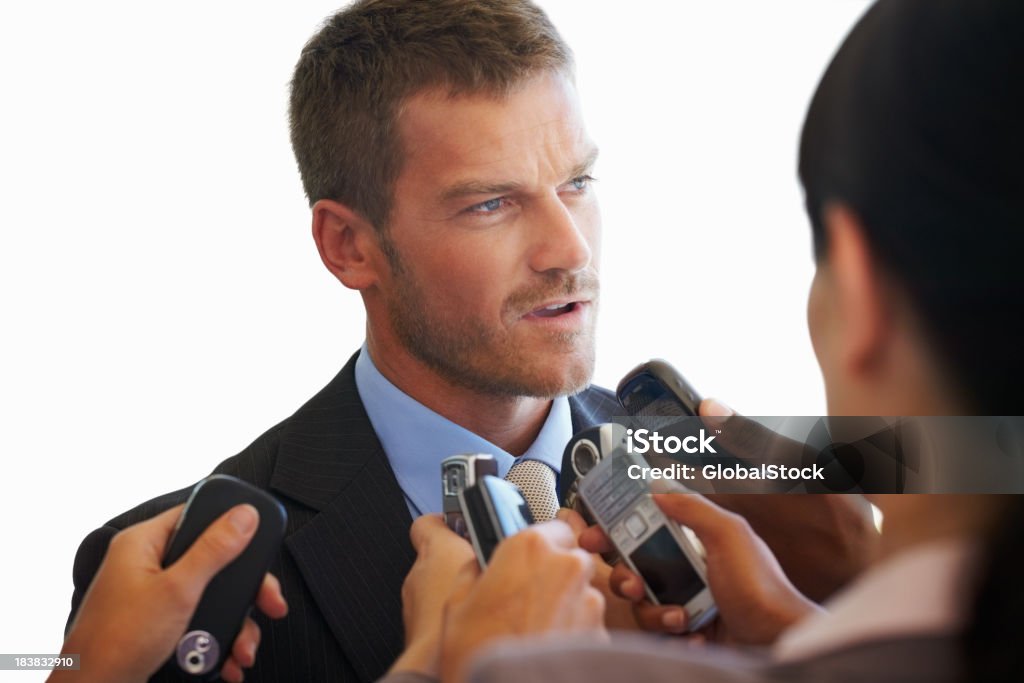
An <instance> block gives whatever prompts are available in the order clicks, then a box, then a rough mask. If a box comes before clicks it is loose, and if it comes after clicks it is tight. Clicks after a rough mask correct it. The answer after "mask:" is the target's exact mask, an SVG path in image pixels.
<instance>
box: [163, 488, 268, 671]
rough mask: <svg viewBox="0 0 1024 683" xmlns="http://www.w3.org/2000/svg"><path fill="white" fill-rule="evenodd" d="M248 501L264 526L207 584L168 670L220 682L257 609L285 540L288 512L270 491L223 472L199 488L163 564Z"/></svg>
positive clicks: (191, 497) (259, 528)
mask: <svg viewBox="0 0 1024 683" xmlns="http://www.w3.org/2000/svg"><path fill="white" fill-rule="evenodd" d="M242 503H248V504H250V505H252V506H253V507H255V508H256V510H257V511H258V512H259V515H260V521H259V526H258V527H257V528H256V533H255V534H254V535H253V537H252V540H251V541H250V542H249V545H248V546H246V548H245V550H243V551H242V554H241V555H239V556H238V557H237V558H236V559H235V560H234V561H232V562H231V564H229V565H228V566H226V567H225V568H224V569H222V570H221V571H220V573H218V574H217V575H216V576H215V577H213V580H212V581H210V583H209V584H208V585H207V587H206V590H205V591H204V592H203V597H202V598H201V599H200V600H199V605H198V607H196V611H195V614H193V615H192V620H191V621H190V622H189V625H188V629H187V630H186V632H185V635H184V636H182V637H181V639H180V640H179V641H178V644H177V647H176V648H175V651H174V655H173V656H172V657H171V659H170V661H169V662H168V663H167V664H166V665H165V667H171V668H174V667H177V668H178V669H180V670H181V671H183V672H185V673H186V674H189V675H190V676H194V677H196V678H199V679H201V680H213V679H214V678H216V677H217V676H218V675H219V673H220V669H221V667H222V666H223V665H224V661H225V660H226V659H227V657H228V655H230V654H231V647H232V646H233V645H234V642H235V638H237V637H238V632H239V631H240V630H241V628H242V623H243V622H244V621H245V618H246V616H248V614H249V611H250V610H251V609H252V605H253V603H254V602H255V601H256V595H257V593H258V592H259V589H260V584H262V583H263V576H264V575H265V574H266V573H267V570H268V569H270V563H271V560H273V558H274V556H275V555H276V554H277V551H278V550H279V549H280V547H281V541H282V540H283V539H284V530H285V523H286V521H287V513H285V510H284V507H283V506H282V505H281V504H280V503H279V502H277V501H276V500H275V499H274V498H273V497H272V496H270V495H269V494H268V493H266V492H264V491H261V490H260V489H258V488H256V487H255V486H252V485H250V484H247V483H245V482H244V481H241V480H240V479H236V478H234V477H229V476H227V475H223V474H215V475H213V476H210V477H207V478H206V479H203V480H202V481H201V482H199V483H198V484H196V487H195V488H194V489H193V490H192V495H191V496H189V499H188V503H186V505H185V510H184V512H182V513H181V517H180V518H179V519H178V524H177V526H175V528H174V533H173V534H172V535H171V540H170V542H169V543H168V545H167V552H166V553H165V554H164V559H163V566H164V567H169V566H170V565H172V564H174V563H175V562H176V561H177V560H178V559H180V558H181V556H182V555H184V554H185V552H186V551H187V550H188V549H189V547H191V546H192V544H193V543H194V542H195V541H196V539H197V538H199V536H200V535H201V534H202V533H203V531H205V530H206V528H207V527H208V526H210V524H212V523H213V522H214V521H215V520H216V519H217V518H218V517H220V516H221V515H223V514H224V513H225V512H227V511H228V510H230V509H231V508H233V507H235V506H236V505H240V504H242Z"/></svg>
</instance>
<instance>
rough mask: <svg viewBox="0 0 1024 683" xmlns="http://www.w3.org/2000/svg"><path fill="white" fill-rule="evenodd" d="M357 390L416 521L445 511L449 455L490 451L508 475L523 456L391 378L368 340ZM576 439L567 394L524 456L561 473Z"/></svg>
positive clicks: (361, 353)
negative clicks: (479, 433) (443, 474)
mask: <svg viewBox="0 0 1024 683" xmlns="http://www.w3.org/2000/svg"><path fill="white" fill-rule="evenodd" d="M356 389H357V390H358V391H359V398H361V399H362V401H363V405H364V406H365V407H366V414H367V415H368V416H369V417H370V424H372V425H373V430H374V431H375V432H377V438H378V439H379V440H380V444H381V446H383V447H384V453H385V454H386V455H387V457H388V462H390V463H391V469H392V470H394V472H395V478H397V479H398V485H399V487H401V489H402V493H404V494H405V502H406V504H408V506H409V512H410V513H411V514H412V516H413V519H415V518H416V517H419V516H420V515H422V514H425V513H428V512H429V513H439V512H441V461H442V460H444V459H445V458H447V457H448V456H449V455H456V454H459V453H490V454H491V455H493V456H494V459H495V460H497V462H498V474H500V475H501V476H503V477H504V476H505V474H507V473H508V470H509V468H511V467H512V464H513V463H515V462H516V460H517V459H516V458H515V457H514V456H512V455H510V454H509V453H507V452H505V451H504V450H502V449H500V448H498V447H497V446H495V445H494V444H492V443H491V442H490V441H488V440H487V439H484V438H483V437H480V436H477V435H476V434H474V433H473V432H471V431H469V430H468V429H466V428H464V427H460V426H459V425H457V424H455V423H454V422H452V421H451V420H449V419H448V418H446V417H443V416H441V415H439V414H437V413H435V412H434V411H433V410H431V409H430V408H427V407H426V406H425V405H423V404H422V403H420V402H419V401H417V400H415V399H414V398H412V397H411V396H409V395H408V394H406V393H405V392H404V391H402V390H401V389H399V388H398V387H396V386H395V385H394V384H392V383H391V382H389V381H388V380H387V379H386V378H385V377H384V375H382V374H380V371H379V370H378V369H377V366H375V365H374V364H373V360H372V359H371V358H370V354H369V352H368V351H367V350H366V345H365V344H364V345H363V348H361V349H360V350H359V358H357V359H356ZM571 438H572V418H571V416H570V414H569V399H567V398H566V397H564V396H562V397H559V398H556V399H555V400H554V401H552V403H551V410H550V411H549V412H548V418H547V420H546V421H545V422H544V426H543V427H541V430H540V433H539V434H538V435H537V439H536V440H535V441H534V442H533V444H532V445H531V446H530V447H529V449H527V451H526V452H525V453H523V455H522V456H520V459H531V460H539V461H540V462H543V463H545V464H547V465H549V466H550V467H551V468H552V469H553V470H554V471H555V472H556V473H557V472H558V471H559V470H560V469H561V466H562V451H563V450H565V445H566V444H567V443H569V439H571Z"/></svg>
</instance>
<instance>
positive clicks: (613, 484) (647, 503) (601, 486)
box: [579, 448, 717, 631]
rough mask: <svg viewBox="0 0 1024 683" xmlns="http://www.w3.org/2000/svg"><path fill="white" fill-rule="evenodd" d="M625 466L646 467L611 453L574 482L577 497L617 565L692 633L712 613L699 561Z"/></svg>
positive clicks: (694, 550) (692, 547)
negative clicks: (678, 613) (680, 616)
mask: <svg viewBox="0 0 1024 683" xmlns="http://www.w3.org/2000/svg"><path fill="white" fill-rule="evenodd" d="M631 466H637V467H641V468H642V467H645V466H647V463H646V462H645V461H644V460H643V458H641V457H640V456H638V455H636V454H633V453H629V452H627V451H626V449H625V448H617V449H615V451H614V453H612V454H611V455H609V456H608V457H605V458H603V459H602V460H600V461H598V463H597V464H596V465H595V466H594V467H593V469H591V470H590V472H589V473H588V474H587V475H586V476H585V477H584V478H583V479H582V480H581V481H580V483H579V495H580V497H581V498H582V499H583V502H584V503H585V504H586V506H587V508H588V509H589V510H590V512H591V514H592V515H593V517H594V519H596V520H597V523H598V524H600V525H601V528H602V529H604V532H605V533H606V534H607V535H608V538H610V539H611V541H612V545H614V546H615V549H616V550H618V552H619V554H620V555H621V557H622V561H623V562H625V563H626V565H627V566H628V567H629V568H630V569H632V570H633V572H634V573H635V574H637V575H639V576H640V577H641V578H642V579H643V581H644V590H645V591H646V592H647V597H648V599H649V600H650V601H651V602H653V603H655V604H659V605H680V606H682V607H683V608H684V609H685V610H686V615H687V618H688V624H687V626H688V629H689V630H690V631H694V630H697V629H699V628H701V627H703V626H704V625H705V624H707V623H708V622H709V621H710V620H711V619H712V618H713V617H714V615H715V614H716V613H717V609H716V607H715V602H714V599H713V598H712V597H711V591H710V590H708V587H707V566H706V564H705V562H704V558H703V556H702V554H701V552H700V549H699V547H698V546H697V545H696V544H695V543H694V541H693V540H691V539H690V538H689V537H688V535H687V533H685V532H684V529H683V528H682V527H680V526H679V525H678V524H676V523H675V522H673V521H672V520H670V519H668V518H667V517H666V516H665V514H664V513H663V512H662V511H661V510H660V509H659V508H658V506H657V504H656V503H655V502H654V499H653V498H651V496H650V489H649V488H648V486H647V484H646V482H645V481H644V480H643V479H642V478H639V476H638V478H635V479H634V478H632V477H631V476H630V473H631V472H632V473H634V474H635V473H636V472H637V470H635V469H631ZM690 533H692V532H690Z"/></svg>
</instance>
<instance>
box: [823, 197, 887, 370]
mask: <svg viewBox="0 0 1024 683" xmlns="http://www.w3.org/2000/svg"><path fill="white" fill-rule="evenodd" d="M824 219H825V230H826V233H827V235H828V237H827V239H828V249H827V254H826V257H825V258H826V259H827V260H828V265H829V271H830V274H831V278H832V287H833V289H834V298H833V305H834V306H835V307H836V310H835V311H834V318H835V319H836V322H837V324H838V325H839V329H838V330H837V332H838V334H836V336H835V339H836V344H837V345H838V348H837V351H838V354H837V356H836V358H837V360H838V362H839V363H840V364H841V365H842V366H843V368H844V369H845V370H846V371H848V372H852V373H854V374H861V373H863V372H864V371H865V370H868V369H869V368H870V367H871V366H872V365H873V364H874V363H875V362H876V361H877V360H878V359H879V358H880V357H881V356H882V354H883V352H884V350H885V345H886V343H887V341H888V340H889V336H890V333H891V332H892V330H891V321H892V317H891V315H890V312H891V311H890V309H891V302H889V300H888V298H887V295H886V292H887V291H889V288H888V287H887V286H886V283H885V282H884V278H883V274H882V272H881V271H880V269H879V267H878V263H877V262H876V261H875V259H874V256H873V254H872V253H871V249H870V246H869V245H868V242H867V238H866V237H865V234H864V225H863V223H862V222H861V220H860V218H859V217H858V216H857V215H856V214H855V213H854V212H853V211H852V210H851V209H850V208H849V207H848V206H846V205H844V204H829V205H828V206H826V207H825V211H824Z"/></svg>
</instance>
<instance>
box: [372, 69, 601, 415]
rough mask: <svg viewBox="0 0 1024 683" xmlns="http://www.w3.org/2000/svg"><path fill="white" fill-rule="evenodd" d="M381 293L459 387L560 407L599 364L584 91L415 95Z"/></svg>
mask: <svg viewBox="0 0 1024 683" xmlns="http://www.w3.org/2000/svg"><path fill="white" fill-rule="evenodd" d="M399 132H400V135H401V137H402V143H403V148H404V153H405V160H404V164H403V167H402V171H401V173H400V175H399V177H398V180H397V182H396V186H395V195H394V202H393V208H392V213H391V219H390V222H389V225H388V229H387V242H389V243H390V245H389V246H390V248H391V249H392V250H393V252H394V253H393V258H392V259H391V264H392V268H391V272H390V273H386V274H385V275H384V276H383V277H382V280H381V283H380V290H381V293H382V296H383V299H384V301H385V304H386V308H387V311H388V322H389V325H390V327H391V329H392V332H393V333H394V335H395V337H396V338H397V340H398V341H399V343H400V344H401V345H402V346H403V347H404V348H405V349H406V350H407V351H409V352H410V353H411V354H412V355H413V356H414V357H416V358H417V359H418V360H419V361H420V362H422V363H423V364H425V365H426V366H428V367H429V368H431V369H432V370H433V371H435V372H436V373H437V374H439V375H441V376H442V377H444V378H445V379H447V380H449V381H451V382H454V383H456V384H458V385H461V386H464V387H467V388H470V389H472V390H475V391H479V392H481V393H484V394H488V395H498V396H536V397H553V396H557V395H562V394H568V393H573V392H575V391H578V390H579V389H581V388H583V387H584V386H586V385H587V383H588V382H589V381H590V376H591V374H592V372H593V366H594V325H595V321H596V312H597V311H596V309H597V295H598V278H597V257H598V248H599V238H600V226H601V220H600V214H599V211H598V206H597V200H596V198H595V196H594V192H593V188H592V187H591V186H590V182H591V179H590V176H589V174H590V170H591V166H592V165H593V162H594V159H595V156H596V148H595V147H594V145H593V143H592V142H591V141H590V139H589V138H588V137H587V134H586V131H585V130H584V127H583V121H582V118H581V115H580V107H579V101H578V99H577V95H576V91H575V88H574V86H573V85H572V83H571V82H570V81H569V80H568V79H566V78H564V77H563V76H561V75H558V74H550V73H549V74H543V75H540V76H537V77H536V78H533V79H532V80H529V81H527V82H526V84H525V85H524V86H522V87H520V88H519V89H517V90H516V91H515V92H514V93H513V94H511V95H509V96H508V97H506V98H500V99H499V98H493V97H490V96H486V95H469V96H460V97H458V98H454V99H453V98H450V97H448V96H447V94H446V93H445V92H443V91H441V90H431V91H427V92H424V93H421V94H419V95H416V96H413V97H412V98H410V99H409V101H408V102H407V103H406V106H405V108H404V110H403V113H402V115H401V117H400V119H399Z"/></svg>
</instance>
